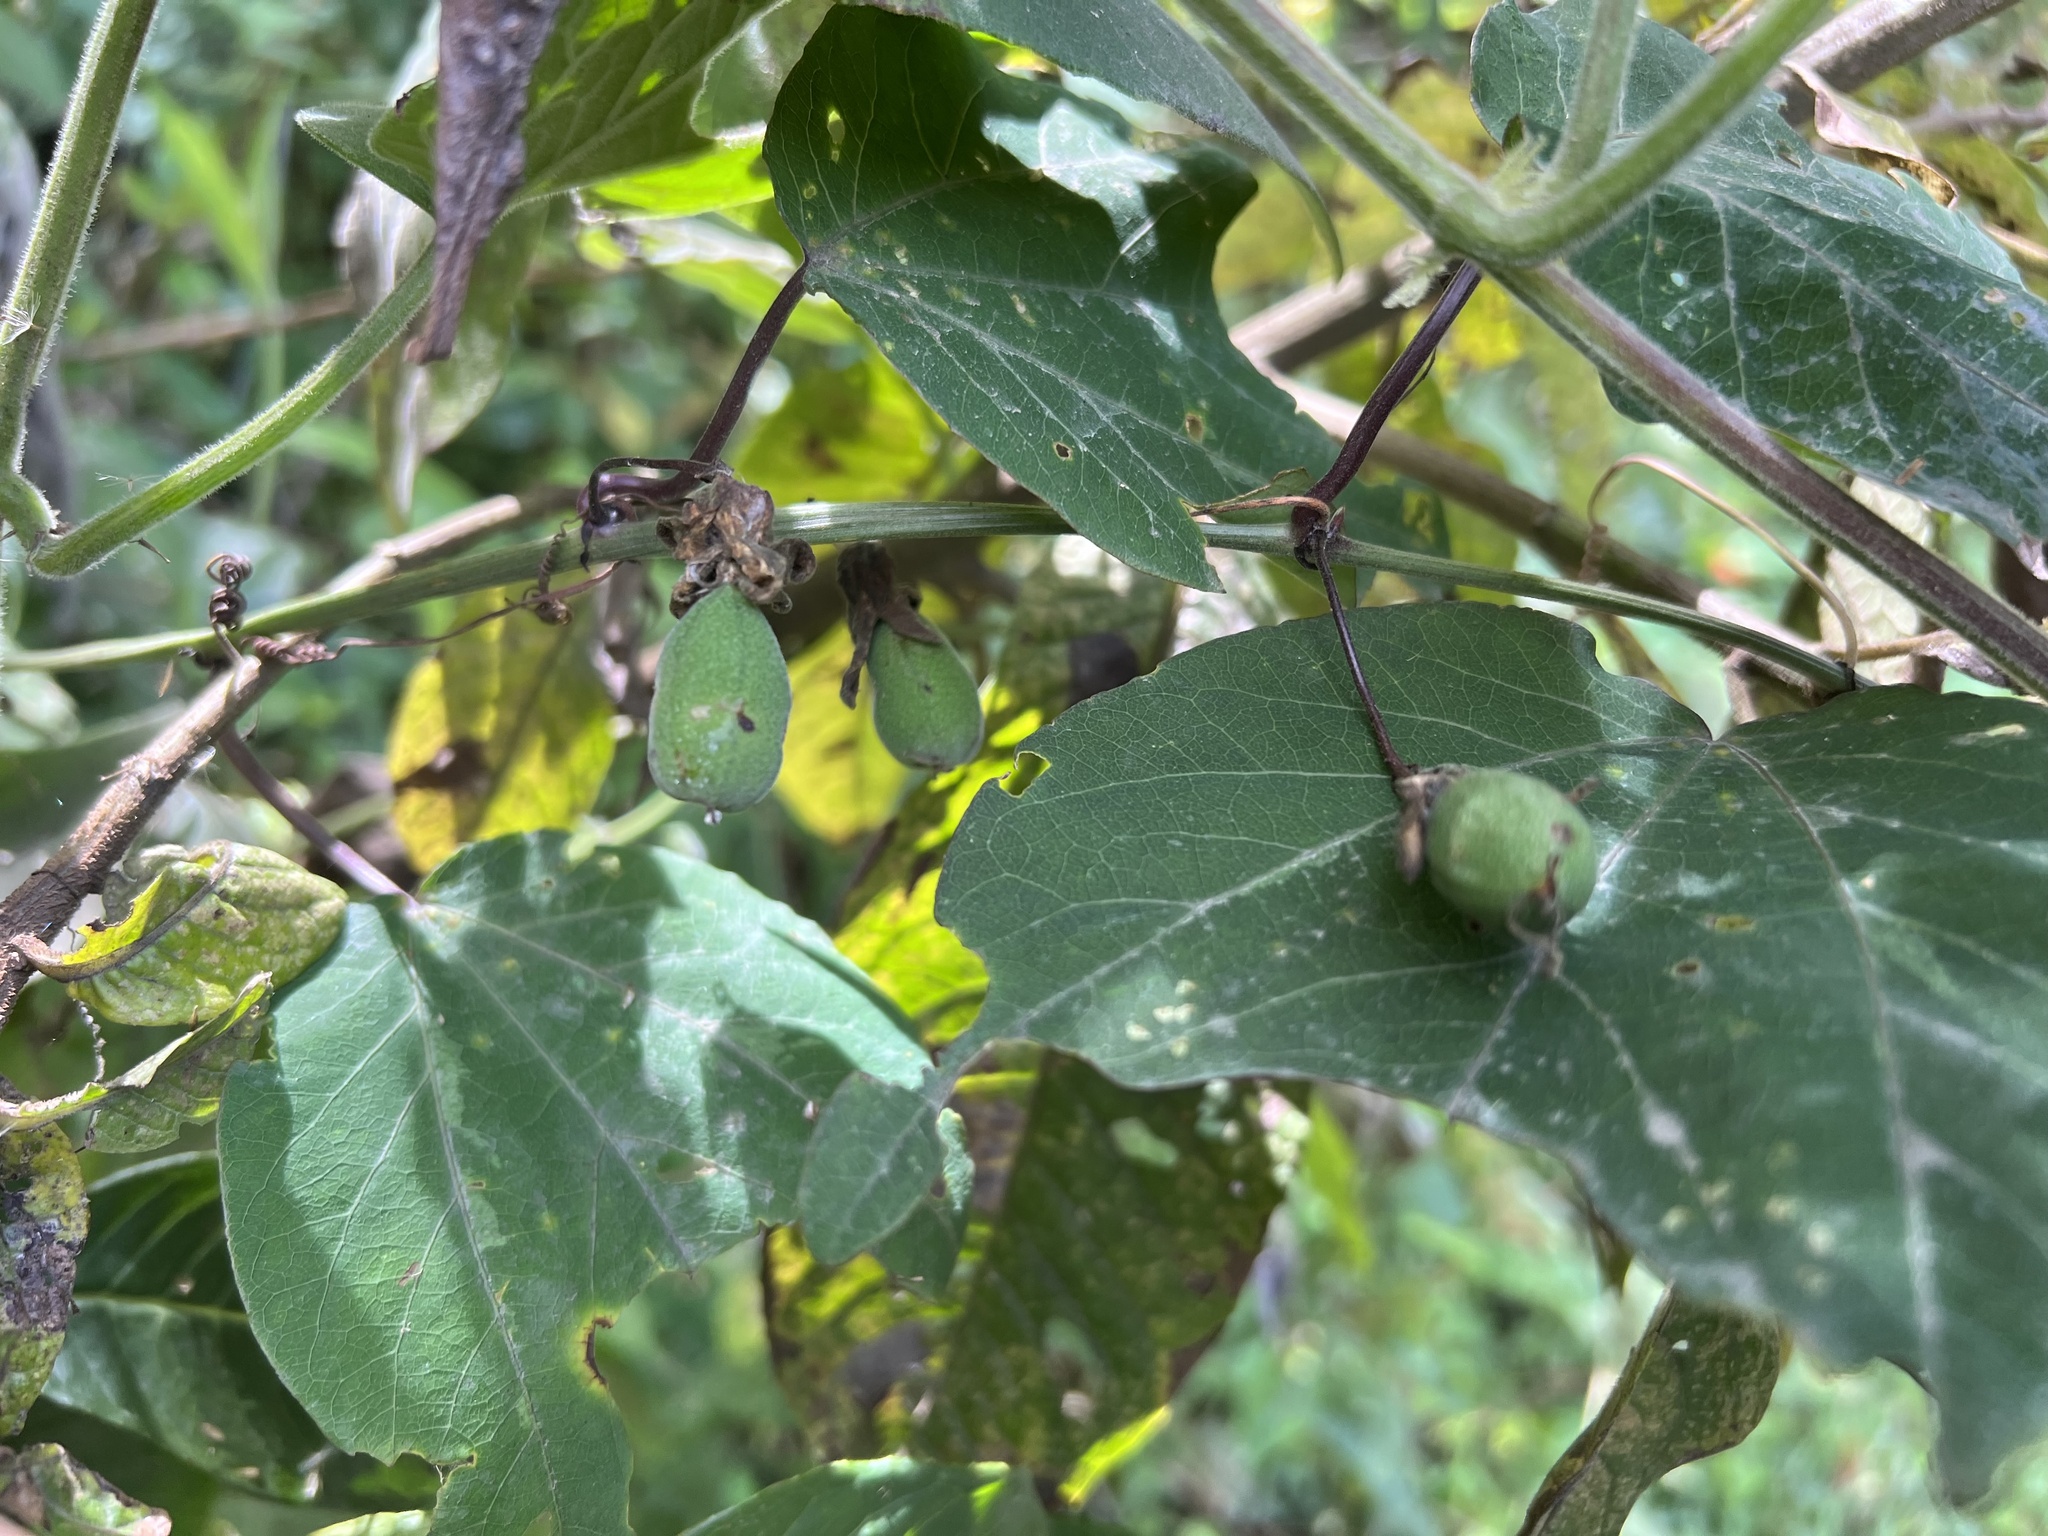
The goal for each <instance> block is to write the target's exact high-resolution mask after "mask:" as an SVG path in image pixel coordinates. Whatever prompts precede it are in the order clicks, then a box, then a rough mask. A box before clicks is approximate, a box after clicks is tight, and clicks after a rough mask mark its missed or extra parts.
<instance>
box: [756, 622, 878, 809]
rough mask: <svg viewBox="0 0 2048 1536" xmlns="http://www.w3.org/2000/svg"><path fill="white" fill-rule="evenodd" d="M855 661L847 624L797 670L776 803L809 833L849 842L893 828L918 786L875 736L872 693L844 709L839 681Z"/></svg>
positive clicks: (794, 665) (792, 673)
mask: <svg viewBox="0 0 2048 1536" xmlns="http://www.w3.org/2000/svg"><path fill="white" fill-rule="evenodd" d="M851 660H853V639H852V637H851V636H850V635H848V634H847V632H846V629H845V627H844V626H843V625H834V626H833V628H832V629H831V630H830V632H828V633H827V634H826V635H825V637H824V638H823V639H821V640H818V641H817V642H815V643H814V644H813V645H812V646H811V648H810V649H809V650H807V651H805V652H804V653H803V654H802V655H801V656H799V657H797V659H796V660H795V661H793V662H791V663H790V668H789V686H790V692H791V694H792V696H793V698H792V702H791V706H790V715H789V735H788V736H787V737H786V738H785V739H784V743H783V749H782V777H780V778H779V779H777V780H776V781H775V796H776V798H777V799H778V800H780V801H781V802H782V804H783V807H784V808H785V809H786V810H787V811H788V812H789V813H790V814H791V815H792V816H794V817H795V818H796V819H797V820H798V821H799V822H801V823H802V824H803V825H804V826H805V827H806V828H807V829H809V830H810V831H812V832H815V833H817V834H818V836H820V837H822V838H825V839H826V840H827V841H829V842H835V843H843V842H847V841H850V840H851V839H853V838H856V837H858V836H860V835H861V833H863V832H872V831H873V830H874V829H875V828H876V827H879V826H880V825H881V824H882V823H883V822H885V821H887V820H888V819H889V817H890V815H891V813H892V812H894V811H895V809H896V803H897V801H898V800H899V799H901V798H902V795H903V788H904V786H905V785H906V784H907V783H909V781H910V770H909V769H907V768H905V767H904V766H903V765H902V764H901V763H899V762H897V761H896V759H895V758H893V757H891V756H890V755H889V752H888V749H887V748H886V747H884V746H883V745H882V741H881V738H880V737H879V736H877V735H876V734H875V723H874V711H873V707H872V700H871V698H870V694H871V692H872V690H870V689H869V688H868V686H867V682H866V679H865V677H863V679H862V683H861V691H860V700H859V702H858V703H857V704H856V705H855V707H854V708H852V709H848V708H847V707H846V706H845V705H844V704H842V703H840V702H839V679H840V676H841V674H842V673H844V672H845V671H846V666H847V663H848V662H850V661H851Z"/></svg>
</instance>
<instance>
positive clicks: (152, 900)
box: [65, 842, 348, 1029]
mask: <svg viewBox="0 0 2048 1536" xmlns="http://www.w3.org/2000/svg"><path fill="white" fill-rule="evenodd" d="M106 903H107V913H108V916H109V918H110V923H109V925H108V926H107V927H106V928H104V929H101V930H99V931H97V932H88V934H87V935H86V940H85V942H84V943H83V944H82V945H80V946H79V948H78V949H77V950H75V951H74V952H72V953H71V954H69V955H67V956H65V959H66V961H67V962H68V964H69V965H70V966H73V967H87V966H94V965H98V964H101V963H104V962H106V961H116V963H114V964H112V965H111V966H109V967H108V968H107V969H104V970H99V971H97V972H96V973H95V974H92V975H88V976H84V977H82V978H81V979H79V980H77V981H73V982H71V983H70V984H69V990H70V992H71V995H72V996H73V997H75V998H77V999H78V1001H79V1002H81V1003H83V1004H85V1006H86V1007H87V1008H90V1009H91V1010H92V1011H93V1012H95V1013H97V1014H99V1015H101V1016H102V1017H104V1018H109V1019H113V1020H116V1021H117V1022H119V1023H123V1024H140V1025H149V1026H153V1027H157V1028H184V1029H190V1028H192V1027H193V1026H194V1025H197V1024H199V1023H201V1022H203V1021H205V1020H208V1019H218V1018H220V1017H221V1016H222V1015H223V1014H225V1013H227V1012H228V1011H229V1010H230V1009H232V1008H234V1007H235V1006H236V1004H237V1001H238V1000H239V999H241V998H242V996H243V994H244V991H245V989H246V988H247V987H248V986H249V984H250V982H251V981H252V980H253V979H254V978H255V977H257V976H259V975H262V974H264V973H268V975H269V977H270V979H271V980H272V982H274V983H275V984H277V985H280V986H281V985H283V984H284V983H285V982H288V981H290V980H291V979H292V978H293V977H295V976H297V975H298V974H299V973H300V972H301V971H303V970H305V969H306V967H307V966H309V965H311V964H312V963H313V962H314V961H315V960H317V959H319V958H320V956H321V955H322V954H323V953H325V952H326V949H327V947H328V946H329V945H330V944H332V943H333V942H334V940H335V936H336V935H337V934H339V933H340V932H341V916H342V911H343V909H344V908H345V907H346V906H347V905H348V897H347V895H346V894H345V893H344V892H343V891H342V889H341V887H340V886H338V885H336V884H335V883H334V882H333V881H331V880H323V879H321V878H320V877H319V876H318V875H314V874H309V873H308V872H307V871H306V870H305V869H304V868H303V867H301V866H300V865H298V864H295V863H293V862H292V861H291V860H290V859H288V858H286V857H285V856H284V855H283V854H281V853H272V852H271V851H270V850H269V849H268V848H252V847H250V846H248V845H247V844H244V843H228V842H212V843H202V844H200V845H199V846H198V847H196V848H180V847H178V846H176V845H175V844H165V845H163V846H160V847H156V848H145V849H144V850H143V851H142V852H141V853H140V854H138V855H136V856H135V858H134V859H133V860H132V861H131V863H130V864H129V865H128V866H127V867H125V868H123V869H121V870H119V871H117V872H116V873H115V874H114V875H113V876H112V877H111V878H109V880H108V881H107V889H106ZM152 933H159V934H160V937H157V938H154V939H151V938H150V935H151V934H152ZM137 943H141V944H143V946H144V947H143V948H141V949H139V950H135V951H134V952H133V953H128V951H130V949H131V948H132V946H134V945H136V944H137ZM117 957H123V958H117Z"/></svg>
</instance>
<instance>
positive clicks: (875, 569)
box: [839, 544, 940, 709]
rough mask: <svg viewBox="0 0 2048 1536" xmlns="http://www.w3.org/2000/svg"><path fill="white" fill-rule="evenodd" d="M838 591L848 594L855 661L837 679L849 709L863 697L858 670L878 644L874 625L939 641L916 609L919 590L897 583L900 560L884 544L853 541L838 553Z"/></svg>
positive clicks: (931, 642) (909, 636)
mask: <svg viewBox="0 0 2048 1536" xmlns="http://www.w3.org/2000/svg"><path fill="white" fill-rule="evenodd" d="M839 590H840V591H842V592H844V593H845V594H846V627H847V629H848V630H850V631H851V632H852V634H853V660H852V662H851V663H849V664H848V666H847V668H846V675H845V676H844V677H842V678H840V680H839V701H840V702H841V703H842V704H844V705H845V706H846V707H847V708H848V709H851V708H853V701H854V700H855V699H856V698H858V697H859V696H860V669H861V668H862V667H864V666H866V665H867V662H868V652H869V650H871V649H872V648H873V646H874V643H875V626H876V625H878V624H887V625H888V626H889V627H890V628H891V629H893V630H895V631H896V633H897V634H899V635H901V636H903V638H904V639H906V640H922V641H924V642H925V643H926V644H927V645H937V644H939V643H940V636H939V632H938V631H937V630H936V629H934V628H932V624H931V620H929V619H927V618H926V617H925V616H924V615H923V614H921V613H919V612H918V611H917V589H916V588H914V587H899V586H898V585H897V584H896V562H895V561H894V560H892V559H890V558H889V551H888V550H887V549H886V548H885V547H884V546H882V545H880V544H849V545H847V546H846V548H844V549H842V550H840V551H839Z"/></svg>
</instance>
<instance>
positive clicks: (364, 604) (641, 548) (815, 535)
mask: <svg viewBox="0 0 2048 1536" xmlns="http://www.w3.org/2000/svg"><path fill="white" fill-rule="evenodd" d="M1201 528H1202V532H1203V535H1204V536H1205V537H1206V538H1207V539H1208V541H1209V543H1210V544H1211V545H1213V546H1215V547H1216V548H1218V549H1234V550H1242V551H1245V552H1247V553H1252V554H1261V555H1272V556H1274V557H1276V558H1281V559H1291V558H1292V556H1293V550H1294V537H1293V534H1292V533H1291V532H1290V531H1289V530H1288V529H1287V527H1286V526H1285V525H1284V524H1271V525H1259V524H1214V523H1204V524H1202V525H1201ZM1070 531H1071V530H1070V529H1069V528H1068V527H1067V525H1066V524H1065V523H1064V522H1063V521H1061V519H1060V518H1059V516H1058V514H1056V513H1053V512H1049V511H1045V510H1043V509H1041V508H1034V507H1014V506H1005V505H1002V504H1000V503H982V502H886V501H884V502H852V503H833V502H807V503H805V504H803V505H801V506H797V507H788V508H784V509H783V510H781V511H780V512H778V513H777V514H776V517H775V536H776V537H777V538H792V537H794V538H802V539H808V540H810V541H812V542H813V543H820V544H827V543H829V544H842V543H852V542H855V541H858V540H862V539H934V538H964V537H984V538H985V537H993V536H997V535H1026V536H1029V535H1039V536H1044V535H1050V534H1061V533H1067V532H1070ZM667 553H668V551H667V548H666V547H665V546H664V545H663V544H662V542H661V539H660V536H659V535H658V534H657V533H656V532H655V529H654V525H653V524H652V523H649V522H641V523H633V524H628V525H627V526H625V527H623V528H620V529H617V530H616V531H614V532H611V533H607V534H605V535H604V536H603V538H602V540H601V542H600V543H599V544H598V545H597V547H596V549H595V551H594V555H595V557H596V558H597V559H599V560H647V559H661V558H664V557H665V556H666V555H667ZM575 557H576V552H575V549H574V547H573V546H572V545H571V544H570V543H569V541H567V540H563V539H539V540H534V541H532V542H529V543H525V544H515V545H512V546H509V547H507V548H503V549H491V550H483V551H479V552H476V553H472V554H464V555H458V556H456V557H455V558H453V559H449V560H443V561H440V562H438V563H436V564H434V565H430V566H426V567H423V568H421V569H418V570H413V571H407V572H404V573H402V574H399V575H396V576H393V577H391V578H389V579H388V580H385V581H381V582H378V583H377V584H376V585H374V586H367V587H359V588H355V589H353V590H345V591H328V592H321V593H316V594H313V595H311V596H308V597H301V598H294V599H293V600H292V601H290V602H285V603H279V604H277V605H275V606H274V607H270V608H266V609H262V610H260V611H258V612H255V613H251V614H249V615H248V616H247V617H246V618H244V619H243V621H242V623H241V625H240V627H239V628H238V629H237V631H236V633H237V634H242V635H271V634H284V633H292V632H300V631H305V632H321V631H325V630H330V629H333V628H335V627H336V626H337V625H342V624H349V623H354V622H356V621H358V620H361V619H367V618H373V617H376V616H377V615H380V614H386V613H394V612H397V611H399V610H401V609H405V608H410V607H413V606H415V605H417V604H419V603H423V602H427V601H428V600H430V599H432V598H437V597H453V596H456V595H458V594H461V593H465V592H476V591H480V590H483V589H484V588H487V587H502V586H524V585H530V584H531V583H532V582H533V581H534V579H535V577H536V576H537V575H538V574H539V572H540V571H541V570H542V569H543V567H544V566H545V567H546V568H547V569H548V571H549V573H550V574H553V573H554V572H556V571H557V570H560V569H562V568H563V567H566V566H569V565H571V564H573V562H574V560H575ZM1330 559H1331V560H1332V561H1333V562H1335V563H1337V564H1340V565H1351V566H1360V567H1364V568H1367V569H1370V570H1381V571H1391V572H1393V573H1394V574H1395V575H1397V576H1405V577H1409V578H1411V579H1413V580H1417V581H1427V582H1436V583H1441V584H1443V585H1445V586H1464V587H1476V588H1480V589H1482V590H1484V591H1489V592H1508V593H1513V594H1515V595H1517V596H1521V597H1534V598H1541V599H1546V600H1548V601H1551V602H1557V603H1569V604H1571V605H1573V606H1575V607H1579V608H1585V609H1590V610H1593V611H1595V612H1601V613H1612V614H1617V615H1619V616H1621V617H1623V618H1631V619H1644V620H1648V621H1650V622H1652V623H1657V624H1668V625H1671V626H1672V627H1674V628H1677V629H1682V630H1686V631H1688V632H1689V633H1692V634H1695V635H1698V636H1699V637H1700V638H1702V639H1704V640H1709V641H1712V642H1714V643H1716V644H1719V645H1724V646H1729V647H1732V648H1734V649H1737V650H1742V651H1747V652H1749V653H1750V654H1751V655H1753V656H1757V657H1759V658H1761V659H1763V660H1766V661H1769V662H1772V663H1775V664H1776V665H1778V666H1781V667H1783V668H1784V669H1786V670H1787V671H1789V672H1792V673H1794V674H1796V675H1797V676H1799V677H1803V678H1808V679H1811V680H1812V681H1814V682H1816V683H1819V684H1820V685H1822V686H1823V687H1826V688H1829V689H1843V688H1848V687H1852V686H1853V685H1854V678H1853V677H1852V676H1851V674H1850V673H1849V672H1848V671H1846V670H1845V669H1844V668H1843V667H1842V665H1841V664H1840V663H1839V662H1836V661H1832V660H1830V659H1828V658H1827V657H1825V656H1819V655H1816V654H1814V653H1813V652H1812V651H1809V650H1806V649H1804V648H1802V647H1801V646H1798V645H1796V644H1793V643H1792V642H1790V641H1788V640H1784V639H1780V638H1779V637H1777V636H1774V635H1769V634H1764V633H1761V632H1759V631H1757V630H1754V629H1750V628H1748V627H1747V626H1745V625H1742V624H1737V623H1733V622H1731V621H1730V620H1727V619H1723V618H1718V617H1716V616H1714V615H1712V614H1707V613H1702V612H1700V611H1699V610H1698V609H1696V608H1688V607H1685V606H1683V605H1681V604H1678V603H1668V602H1664V601H1663V600H1661V599H1659V598H1654V597H1644V596H1640V595H1638V594H1636V593H1633V592H1621V591H1617V590H1616V589H1614V588H1612V587H1599V586H1591V585H1588V584H1587V583H1584V582H1577V581H1563V580H1560V579H1558V578H1556V577H1551V576H1541V575H1537V574H1534V573H1531V572H1526V571H1507V570H1500V569H1497V568H1496V567H1493V566H1486V565H1471V564H1468V563H1467V562H1465V561H1462V560H1445V559H1441V558H1439V557H1437V556H1435V555H1420V554H1415V553H1412V552H1411V551H1408V550H1400V549H1389V548H1385V547H1383V546H1380V545H1377V544H1362V543H1359V542H1357V541H1356V540H1353V539H1343V538H1340V539H1335V540H1332V541H1331V544H1330ZM218 649H219V641H218V640H217V639H216V638H215V636H214V633H213V631H212V630H210V629H188V630H174V631H171V632H168V633H165V634H157V635H146V636H141V637H138V638H136V639H132V640H102V641H95V642H93V643H91V644H88V645H75V646H66V647H64V648H63V649H60V650H48V651H16V652H13V653H11V654H10V655H9V656H8V657H7V664H8V666H10V667H15V668H20V669H23V670H34V671H42V672H67V671H77V670H83V669H86V668H92V667H109V666H116V665H119V664H121V663H123V662H133V661H157V660H163V659H165V658H167V657H171V656H175V655H177V654H179V653H180V652H181V651H191V652H195V653H197V654H200V655H209V654H213V653H215V652H217V651H218Z"/></svg>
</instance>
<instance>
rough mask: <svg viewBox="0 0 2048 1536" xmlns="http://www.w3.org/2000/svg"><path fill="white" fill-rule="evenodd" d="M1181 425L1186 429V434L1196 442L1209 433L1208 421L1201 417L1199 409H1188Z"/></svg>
mask: <svg viewBox="0 0 2048 1536" xmlns="http://www.w3.org/2000/svg"><path fill="white" fill-rule="evenodd" d="M1182 425H1184V426H1185V427H1186V428H1187V429H1188V436H1189V437H1191V438H1193V439H1194V440H1195V441H1196V442H1198V443H1199V442H1200V441H1201V440H1202V439H1203V438H1205V437H1207V436H1208V435H1209V423H1208V422H1206V421H1204V420H1203V419H1202V413H1201V412H1200V411H1189V412H1188V414H1187V416H1186V418H1185V420H1184V421H1183V423H1182Z"/></svg>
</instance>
